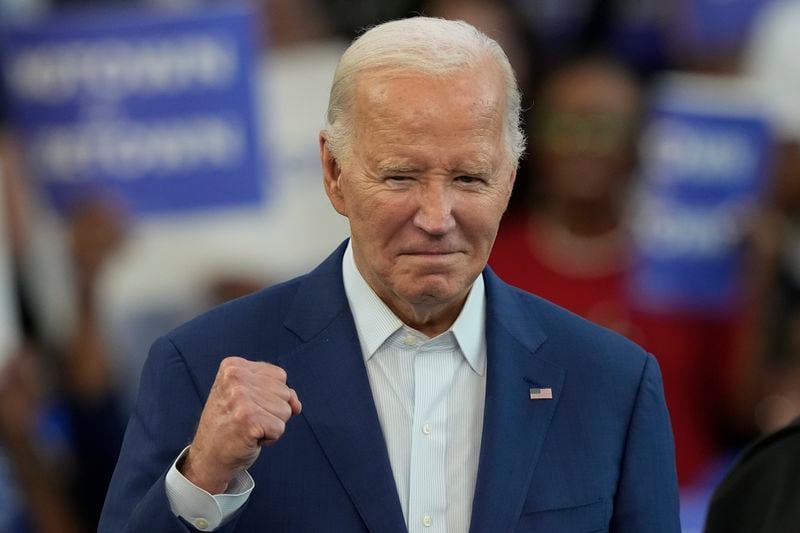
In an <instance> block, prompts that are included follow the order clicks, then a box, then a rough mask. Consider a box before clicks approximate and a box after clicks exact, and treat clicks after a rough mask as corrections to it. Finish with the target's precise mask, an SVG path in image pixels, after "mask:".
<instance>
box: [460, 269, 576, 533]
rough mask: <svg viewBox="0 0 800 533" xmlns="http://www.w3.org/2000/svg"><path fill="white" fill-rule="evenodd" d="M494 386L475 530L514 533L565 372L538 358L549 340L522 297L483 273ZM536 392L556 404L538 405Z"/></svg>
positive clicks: (474, 515)
mask: <svg viewBox="0 0 800 533" xmlns="http://www.w3.org/2000/svg"><path fill="white" fill-rule="evenodd" d="M484 280H485V281H486V291H487V313H486V315H487V324H486V342H487V378H486V379H487V383H486V402H485V408H484V423H483V437H482V441H481V452H480V463H479V466H478V479H477V483H476V487H475V497H474V499H473V509H472V520H471V524H470V531H471V532H472V533H479V532H483V531H497V532H505V531H513V529H514V525H515V524H516V523H517V521H518V520H519V516H520V513H521V510H522V505H523V503H524V501H525V498H526V496H527V493H528V490H529V488H530V487H531V485H532V481H533V480H532V475H533V470H534V467H535V466H536V463H537V461H538V458H539V452H540V451H541V448H542V443H543V442H544V438H545V435H546V434H547V430H548V427H549V426H550V421H551V420H552V417H553V414H554V412H555V409H556V406H557V405H558V401H559V398H560V395H561V391H562V390H563V386H564V380H565V374H566V371H565V370H564V369H562V368H560V367H558V366H556V365H554V364H552V363H550V362H548V361H545V360H544V359H542V358H540V357H537V356H535V355H534V352H536V351H537V350H538V348H539V347H540V346H541V345H542V344H543V343H544V341H545V339H546V336H545V334H544V332H543V331H542V330H541V329H540V328H539V327H538V326H537V320H536V318H535V317H533V316H531V312H530V308H529V306H527V305H523V304H522V302H521V297H522V296H521V295H520V294H519V293H517V292H516V291H515V290H514V289H511V288H510V287H508V286H507V285H505V284H504V283H503V282H502V281H500V280H499V279H498V278H497V277H496V276H495V275H494V274H493V273H492V272H491V270H489V269H486V270H485V271H484ZM532 387H540V388H541V387H549V388H551V389H552V393H553V398H552V399H539V400H531V399H530V393H529V390H530V388H532Z"/></svg>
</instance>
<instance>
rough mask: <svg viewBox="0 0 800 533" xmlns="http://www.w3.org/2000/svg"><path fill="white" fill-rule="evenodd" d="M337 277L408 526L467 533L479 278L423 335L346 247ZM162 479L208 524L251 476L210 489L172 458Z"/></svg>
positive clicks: (241, 496)
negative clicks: (439, 324)
mask: <svg viewBox="0 0 800 533" xmlns="http://www.w3.org/2000/svg"><path fill="white" fill-rule="evenodd" d="M342 275H343V278H344V289H345V293H346V295H347V300H348V303H349V304H350V309H351V311H352V313H353V319H354V321H355V325H356V330H357V332H358V339H359V343H360V345H361V352H362V354H363V356H364V362H365V365H366V369H367V376H368V378H369V383H370V388H371V389H372V395H373V399H374V401H375V407H376V409H377V412H378V419H379V421H380V425H381V429H382V430H383V436H384V439H385V440H386V448H387V450H388V453H389V462H390V463H391V467H392V473H393V475H394V480H395V484H396V486H397V494H398V496H399V498H400V505H401V507H402V510H403V516H404V517H405V520H406V525H407V526H408V531H409V533H467V532H468V530H469V524H470V516H471V514H472V498H473V494H474V492H475V482H476V480H477V474H478V457H479V454H480V445H481V433H482V428H483V405H484V397H485V394H486V335H485V322H486V321H485V305H484V302H485V290H484V285H483V277H482V276H478V278H477V279H476V280H475V283H474V284H473V287H472V290H471V291H470V293H469V296H468V297H467V300H466V302H465V304H464V308H463V309H462V310H461V313H460V314H459V316H458V318H457V319H456V321H455V322H454V323H453V325H452V327H451V328H450V329H449V330H448V331H446V332H444V333H442V334H441V335H439V336H437V337H435V338H432V339H431V338H428V337H426V336H425V335H424V334H423V333H421V332H419V331H417V330H415V329H412V328H410V327H408V326H406V325H405V324H403V322H402V321H401V320H400V319H399V318H398V317H397V316H396V315H395V314H394V313H393V312H392V311H391V310H390V309H389V308H388V307H387V306H386V304H384V303H383V301H381V299H380V298H378V296H377V295H376V294H375V292H374V291H373V290H372V288H371V287H370V286H369V285H368V284H367V282H366V281H365V280H364V278H363V276H362V275H361V273H360V272H359V271H358V269H357V268H356V265H355V261H354V259H353V252H352V248H351V245H348V247H347V250H346V251H345V254H344V259H343V262H342ZM301 401H302V398H301ZM267 453H268V451H267ZM176 463H177V461H176ZM166 485H167V497H168V499H169V502H170V507H171V508H172V511H173V513H175V514H176V515H177V516H181V517H182V518H184V519H185V520H187V521H189V522H191V523H192V524H193V525H194V526H195V527H197V528H198V529H201V530H206V531H212V530H213V529H214V528H216V527H218V526H219V525H220V524H222V523H223V522H224V521H225V520H226V519H227V518H229V517H230V516H231V515H233V513H235V512H236V510H237V509H239V507H241V505H243V504H244V503H245V502H246V501H247V498H248V497H249V495H250V492H251V491H252V488H253V480H252V478H251V477H250V476H249V474H247V473H246V472H244V473H242V474H241V475H240V476H238V477H237V478H236V479H235V480H234V481H233V482H232V483H231V487H230V488H229V491H228V492H233V493H234V494H223V495H215V496H212V495H211V494H209V493H207V492H205V491H203V490H202V489H200V488H198V487H196V486H194V485H193V484H192V483H191V482H189V481H188V480H187V479H186V478H185V477H184V476H183V475H181V473H180V472H179V471H178V470H177V468H176V466H175V465H174V464H173V466H172V468H171V469H170V471H169V473H168V474H167V478H166ZM199 526H204V527H199Z"/></svg>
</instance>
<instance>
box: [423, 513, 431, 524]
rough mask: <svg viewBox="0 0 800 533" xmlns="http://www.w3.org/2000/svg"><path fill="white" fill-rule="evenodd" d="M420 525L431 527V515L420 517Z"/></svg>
mask: <svg viewBox="0 0 800 533" xmlns="http://www.w3.org/2000/svg"><path fill="white" fill-rule="evenodd" d="M422 525H423V526H425V527H431V526H432V525H433V518H431V515H429V514H426V515H425V516H423V517H422Z"/></svg>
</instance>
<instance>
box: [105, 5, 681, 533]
mask: <svg viewBox="0 0 800 533" xmlns="http://www.w3.org/2000/svg"><path fill="white" fill-rule="evenodd" d="M519 102H520V95H519V92H518V90H517V87H516V82H515V80H514V76H513V73H512V71H511V68H510V66H509V64H508V60H507V59H506V57H505V55H504V54H503V52H502V50H501V49H500V48H499V47H498V45H497V44H496V43H495V42H494V41H492V40H491V39H489V38H488V37H486V36H485V35H483V34H481V33H480V32H478V31H477V30H475V28H473V27H471V26H469V25H467V24H465V23H461V22H449V21H444V20H437V19H428V18H422V17H419V18H414V19H407V20H403V21H395V22H390V23H387V24H383V25H380V26H377V27H375V28H373V29H372V30H370V31H368V32H367V33H365V34H364V35H363V36H362V37H361V38H359V39H358V40H357V41H356V42H355V43H354V44H353V45H352V46H351V47H350V48H349V49H348V50H347V51H346V52H345V54H344V56H343V57H342V60H341V62H340V64H339V66H338V68H337V71H336V75H335V78H334V82H333V88H332V91H331V100H330V104H329V109H328V124H327V127H326V129H325V130H324V131H323V132H322V133H321V134H320V153H321V160H322V170H323V176H324V185H325V190H326V192H327V194H328V196H329V198H330V200H331V203H332V204H333V207H334V208H335V209H336V210H337V211H338V212H339V213H341V214H342V215H344V216H346V217H347V218H348V219H349V221H350V228H351V234H352V237H351V239H350V240H349V241H348V242H346V243H344V244H342V246H340V247H339V249H338V250H336V251H335V252H334V253H333V254H332V255H331V256H330V257H329V258H328V259H327V260H325V261H324V262H323V263H322V264H321V265H320V266H319V267H318V268H317V269H316V270H314V271H313V272H312V273H310V274H308V275H306V276H303V277H301V278H298V279H295V280H293V281H290V282H288V283H285V284H282V285H279V286H277V287H273V288H271V289H267V290H265V291H263V292H260V293H257V294H255V295H253V296H250V297H247V298H244V299H241V300H238V301H236V302H233V303H231V304H228V305H225V306H223V307H221V308H218V309H216V310H213V311H211V312H210V313H207V314H205V315H203V316H201V317H199V318H197V319H195V320H193V321H191V322H189V323H188V324H186V325H184V326H182V327H180V328H178V329H177V330H175V331H173V332H171V333H170V334H168V335H167V336H165V337H163V338H161V339H159V340H158V341H157V342H156V343H155V344H154V346H153V349H152V351H151V354H150V358H149V360H148V363H147V365H146V367H145V370H144V373H143V376H142V385H141V393H140V399H139V403H138V406H137V408H136V411H135V413H134V415H133V418H132V419H131V422H130V426H129V428H128V432H127V435H126V439H125V444H124V446H123V450H122V455H121V458H120V462H119V465H118V467H117V471H116V473H115V476H114V481H113V483H112V486H111V488H110V490H109V494H108V500H107V502H106V508H105V511H104V516H103V520H102V523H101V526H100V530H101V531H104V532H105V531H107V532H112V531H113V532H115V533H116V532H120V531H147V530H151V531H159V532H161V531H176V532H177V531H187V530H192V529H193V528H194V529H199V530H207V531H208V530H219V531H237V532H238V531H241V532H251V531H264V532H300V531H305V532H315V533H318V532H343V533H344V532H347V533H354V532H367V531H369V532H372V533H395V532H396V533H400V532H403V531H410V532H429V531H430V532H434V531H435V532H447V533H466V532H468V531H470V532H472V533H479V532H491V533H495V532H512V531H519V532H524V531H557V532H559V533H568V532H571V531H575V532H590V531H615V532H631V533H642V532H648V533H649V532H677V531H678V530H679V527H678V518H677V491H676V480H675V470H674V457H673V446H672V435H671V431H670V427H669V419H668V415H667V412H666V408H665V406H664V399H663V393H662V387H661V380H660V376H659V372H658V367H657V365H656V363H655V361H654V360H653V358H652V357H650V356H649V355H647V354H646V353H644V352H642V350H641V349H639V348H638V347H636V346H635V345H633V344H631V343H629V342H628V341H626V340H624V339H623V338H621V337H619V336H617V335H615V334H613V333H610V332H608V331H605V330H603V329H601V328H598V327H596V326H593V325H591V324H589V323H588V322H585V321H583V320H582V319H579V318H577V317H575V316H573V315H571V314H569V313H567V312H565V311H563V310H561V309H559V308H557V307H555V306H553V305H552V304H549V303H547V302H545V301H543V300H541V299H538V298H536V297H534V296H532V295H529V294H526V293H523V292H522V291H519V290H516V289H514V288H512V287H510V286H508V285H505V284H504V283H503V282H502V281H500V280H499V279H498V278H497V277H496V276H494V274H492V272H491V271H490V270H489V269H487V268H486V261H487V258H488V256H489V252H490V250H491V247H492V244H493V242H494V239H495V234H496V232H497V228H498V225H499V222H500V218H501V216H502V214H503V211H504V210H505V208H506V204H507V202H508V198H509V195H510V194H511V189H512V186H513V184H514V178H515V175H516V168H517V160H518V158H519V155H520V152H521V151H522V148H523V144H524V143H523V137H522V135H521V133H520V130H519V107H520V103H519ZM234 355H235V356H238V357H233V356H234ZM301 401H302V404H301ZM198 421H199V422H198ZM187 445H188V446H187ZM264 446H268V447H266V448H265V449H263V451H262V448H264Z"/></svg>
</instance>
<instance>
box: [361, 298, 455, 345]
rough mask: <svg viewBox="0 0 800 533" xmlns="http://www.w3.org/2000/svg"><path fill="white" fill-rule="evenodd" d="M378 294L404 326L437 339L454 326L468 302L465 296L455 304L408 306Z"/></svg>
mask: <svg viewBox="0 0 800 533" xmlns="http://www.w3.org/2000/svg"><path fill="white" fill-rule="evenodd" d="M373 290H374V289H373ZM376 294H377V295H378V297H379V298H380V299H381V300H382V301H383V303H385V304H386V306H387V307H388V308H389V309H391V310H392V312H393V313H394V314H395V315H397V318H399V319H400V320H401V321H402V322H403V324H405V325H406V326H409V327H412V328H414V329H416V330H417V331H420V332H422V333H424V334H425V335H427V336H428V337H436V336H437V335H441V334H442V333H444V332H445V331H447V330H448V329H450V326H452V325H453V323H454V322H455V321H456V319H457V318H458V315H459V313H461V309H463V308H464V302H466V300H467V297H466V295H464V296H463V297H461V298H459V299H458V300H457V301H455V302H448V303H444V304H442V303H435V304H428V303H420V304H408V303H406V302H402V301H399V302H398V301H397V300H394V301H392V300H391V299H389V298H386V297H384V295H382V294H381V293H379V292H378V291H376Z"/></svg>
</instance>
